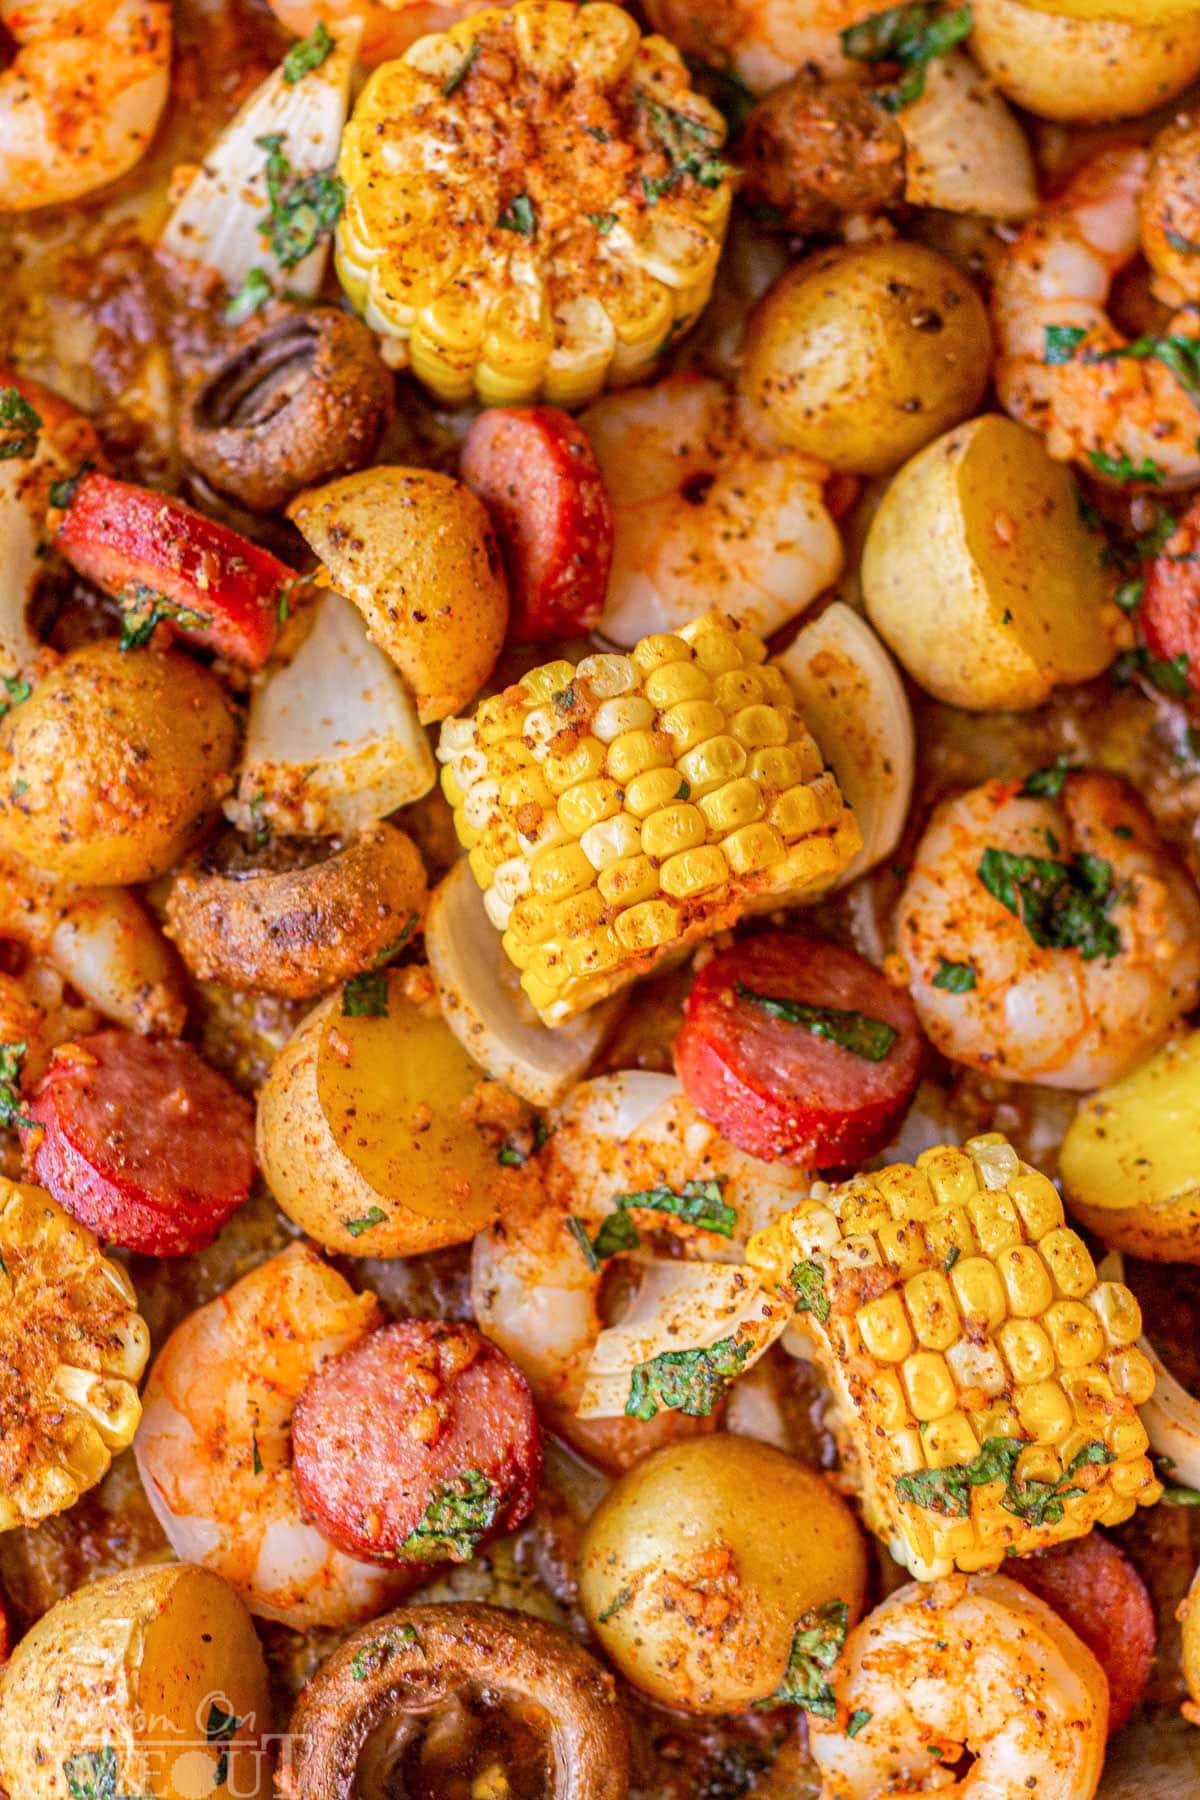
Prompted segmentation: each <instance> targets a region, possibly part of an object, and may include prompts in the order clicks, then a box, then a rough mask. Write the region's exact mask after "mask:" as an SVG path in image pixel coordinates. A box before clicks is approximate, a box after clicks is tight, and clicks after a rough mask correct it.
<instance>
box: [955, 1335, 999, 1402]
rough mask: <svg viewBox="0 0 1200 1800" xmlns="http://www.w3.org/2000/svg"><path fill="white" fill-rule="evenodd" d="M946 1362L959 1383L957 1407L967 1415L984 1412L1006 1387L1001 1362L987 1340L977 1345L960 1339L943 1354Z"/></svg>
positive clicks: (997, 1353) (983, 1339)
mask: <svg viewBox="0 0 1200 1800" xmlns="http://www.w3.org/2000/svg"><path fill="white" fill-rule="evenodd" d="M946 1361H947V1362H948V1363H949V1364H950V1370H951V1373H952V1374H953V1376H954V1379H955V1381H956V1382H957V1383H958V1392H959V1400H960V1403H961V1404H962V1405H963V1406H965V1407H966V1409H967V1411H968V1412H972V1413H978V1412H983V1411H985V1410H986V1407H987V1403H988V1401H989V1400H995V1399H996V1398H997V1397H998V1395H1000V1394H1003V1393H1004V1392H1005V1391H1006V1389H1007V1387H1008V1370H1007V1369H1006V1368H1005V1366H1004V1358H1003V1357H1002V1356H1001V1355H1000V1352H999V1350H998V1349H997V1348H996V1345H995V1344H994V1343H993V1341H992V1340H991V1339H990V1338H982V1339H980V1340H979V1341H978V1342H976V1341H974V1340H973V1339H971V1338H969V1337H960V1338H959V1339H958V1340H957V1341H956V1342H955V1343H953V1344H951V1345H950V1348H949V1349H948V1350H947V1351H946Z"/></svg>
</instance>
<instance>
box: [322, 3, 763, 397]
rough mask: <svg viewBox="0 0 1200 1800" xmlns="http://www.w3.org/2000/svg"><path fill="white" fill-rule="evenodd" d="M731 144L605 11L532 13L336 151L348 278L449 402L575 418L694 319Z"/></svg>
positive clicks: (675, 64)
mask: <svg viewBox="0 0 1200 1800" xmlns="http://www.w3.org/2000/svg"><path fill="white" fill-rule="evenodd" d="M724 138H725V124H724V121H723V119H722V118H721V115H720V114H719V113H718V112H717V111H716V109H715V108H714V107H713V106H711V105H710V104H709V103H708V101H707V100H705V99H704V98H703V97H702V96H701V95H699V94H696V93H694V92H693V91H692V88H691V85H690V82H689V79H688V74H687V70H686V68H685V67H684V64H683V62H682V60H681V58H680V55H679V52H678V51H677V50H676V49H675V48H674V47H673V46H672V45H671V44H669V43H668V42H667V40H666V39H665V38H661V37H646V38H643V37H642V35H641V33H640V32H639V30H638V27H637V25H636V24H635V23H634V21H633V19H632V18H631V17H630V15H629V14H628V13H627V12H626V11H624V10H623V8H621V7H619V6H613V5H610V4H608V3H607V0H593V3H592V4H591V5H587V6H582V5H581V6H575V5H573V4H571V3H570V0H519V4H518V5H516V6H513V7H511V8H509V9H507V10H501V9H499V8H493V9H489V10H487V11H485V12H480V13H476V14H475V15H474V16H473V17H472V18H469V19H464V20H462V21H461V22H460V23H458V24H456V25H454V26H452V27H451V29H450V30H449V31H446V32H442V33H438V34H436V35H433V36H430V37H425V38H421V39H420V40H419V41H418V42H417V43H415V44H414V45H413V46H412V47H411V49H410V50H409V51H408V52H407V53H406V55H405V56H404V57H403V58H402V59H401V60H400V61H398V62H390V63H385V64H384V65H383V66H382V67H381V68H379V69H376V70H375V72H374V74H373V75H372V76H371V77H370V79H369V80H368V82H367V84H366V87H365V88H364V89H363V92H362V96H361V98H360V99H359V102H358V105H357V106H356V108H355V111H354V116H353V118H352V120H351V122H350V124H349V125H348V126H347V127H346V131H345V133H344V135H343V138H342V154H341V160H340V163H339V165H338V173H339V174H340V176H341V178H342V181H343V183H344V184H345V189H346V205H345V209H344V211H343V214H342V218H341V222H340V224H339V227H338V233H337V268H338V274H339V276H340V278H341V281H342V285H343V287H344V288H345V290H346V292H347V294H348V295H349V297H350V300H351V302H352V303H353V305H354V306H355V307H357V309H358V310H359V312H361V313H362V315H363V316H364V318H365V319H366V321H367V323H368V324H369V325H370V326H371V327H372V329H373V330H375V331H377V332H379V333H381V334H382V337H383V347H384V353H385V355H387V356H388V358H389V360H390V361H391V362H392V363H393V364H394V365H395V366H396V367H406V366H409V365H411V367H412V369H413V371H414V373H415V374H416V375H418V376H419V377H420V379H421V380H422V381H423V382H425V383H426V384H427V385H428V386H429V387H431V388H432V389H433V390H434V392H435V393H437V394H439V395H440V396H441V397H442V398H443V399H446V400H450V401H461V400H464V399H466V398H468V397H469V396H470V395H471V394H472V393H475V394H478V395H479V397H480V398H481V399H482V400H484V401H486V402H487V403H488V404H489V405H509V404H512V403H514V402H517V401H523V400H529V399H533V398H535V397H537V396H541V397H543V398H544V399H547V400H551V401H554V402H556V403H557V404H559V405H576V404H578V403H580V402H582V401H583V400H586V399H589V398H590V397H591V396H592V395H593V394H596V393H598V392H599V391H600V389H601V388H602V387H604V386H605V385H606V384H608V383H610V382H614V381H626V380H631V379H636V378H637V377H639V376H640V375H642V374H643V373H644V372H645V371H646V370H647V369H648V368H649V367H650V365H651V364H652V363H653V362H654V360H655V358H656V357H657V356H658V355H659V354H660V353H661V352H662V351H663V350H664V349H665V348H666V346H667V344H668V343H669V342H670V341H672V340H673V339H674V338H676V337H678V336H679V334H680V333H681V332H683V331H685V330H686V329H687V327H688V326H689V325H690V324H691V323H692V322H693V320H694V319H696V317H697V316H698V315H699V313H700V311H701V310H702V308H703V307H704V305H705V303H706V302H707V300H708V296H709V293H710V291H711V289H712V282H713V275H714V273H715V270H716V266H717V259H718V257H719V256H720V252H721V244H722V241H723V238H724V234H725V228H726V225H727V223H728V218H729V209H730V204H731V200H732V184H731V175H732V170H731V169H730V168H729V167H728V165H727V164H726V163H725V162H723V161H722V159H721V154H720V152H721V146H722V143H723V142H724Z"/></svg>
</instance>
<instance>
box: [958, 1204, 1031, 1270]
mask: <svg viewBox="0 0 1200 1800" xmlns="http://www.w3.org/2000/svg"><path fill="white" fill-rule="evenodd" d="M967 1211H968V1213H969V1214H970V1216H971V1224H972V1225H973V1226H974V1228H975V1235H976V1237H977V1238H978V1239H979V1248H980V1249H981V1250H982V1251H983V1254H984V1255H985V1256H999V1254H1000V1252H1001V1251H1002V1250H1006V1249H1008V1248H1009V1247H1010V1246H1012V1245H1017V1244H1020V1242H1021V1221H1020V1219H1019V1218H1018V1217H1017V1209H1016V1207H1015V1206H1014V1205H1013V1203H1012V1201H1011V1200H1010V1199H1009V1197H1008V1195H1007V1194H1005V1193H996V1192H989V1191H984V1192H983V1193H979V1194H976V1195H975V1198H974V1199H973V1200H969V1201H968V1202H967Z"/></svg>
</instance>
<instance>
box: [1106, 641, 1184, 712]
mask: <svg viewBox="0 0 1200 1800" xmlns="http://www.w3.org/2000/svg"><path fill="white" fill-rule="evenodd" d="M1111 673H1112V678H1113V680H1114V681H1115V682H1116V683H1117V685H1118V687H1125V686H1127V685H1128V684H1129V682H1131V681H1132V680H1133V679H1134V677H1135V676H1138V675H1142V676H1144V677H1145V679H1146V680H1147V681H1148V682H1149V683H1150V685H1151V687H1154V688H1157V689H1158V691H1159V693H1160V694H1169V695H1170V696H1171V698H1172V699H1173V700H1185V699H1186V698H1187V696H1188V695H1189V694H1190V693H1191V691H1192V682H1191V671H1190V667H1189V664H1188V654H1187V651H1186V650H1181V651H1180V652H1179V655H1178V656H1173V657H1172V658H1171V659H1170V661H1169V662H1168V661H1166V660H1165V659H1164V658H1163V657H1161V656H1152V655H1151V653H1150V652H1149V650H1146V649H1144V648H1138V649H1136V650H1122V652H1121V654H1120V656H1118V658H1117V660H1116V662H1115V663H1114V664H1113V666H1112V671H1111Z"/></svg>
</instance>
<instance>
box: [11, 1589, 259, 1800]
mask: <svg viewBox="0 0 1200 1800" xmlns="http://www.w3.org/2000/svg"><path fill="white" fill-rule="evenodd" d="M270 1729H271V1715H270V1695H269V1691H268V1687H267V1669H266V1663H265V1661H264V1658H263V1653H262V1648H261V1646H260V1644H259V1641H258V1638H257V1637H256V1636H255V1632H254V1627H253V1625H252V1624H251V1623H250V1615H249V1613H248V1612H247V1611H246V1609H245V1607H244V1606H243V1605H242V1602H241V1601H240V1600H239V1599H238V1597H237V1595H236V1594H235V1593H234V1591H233V1589H232V1588H231V1587H228V1586H227V1585H226V1583H225V1582H223V1581H222V1580H221V1579H220V1577H219V1576H217V1575H213V1574H210V1573H209V1571H208V1570H206V1569H200V1568H194V1567H192V1566H191V1565H190V1564H177V1565H173V1566H168V1567H161V1568H144V1569H125V1570H123V1571H122V1572H121V1573H120V1574H119V1575H106V1576H104V1577H103V1578H102V1579H101V1580H99V1581H93V1582H90V1583H89V1584H88V1586H86V1587H82V1588H79V1589H78V1590H77V1591H76V1592H75V1593H73V1594H69V1595H68V1596H67V1597H66V1599H64V1600H60V1601H59V1602H58V1604H57V1606H53V1607H51V1609H50V1611H49V1612H48V1613H46V1614H45V1615H44V1616H43V1617H42V1618H41V1619H39V1620H38V1623H37V1624H36V1625H35V1626H34V1627H33V1629H32V1630H31V1631H30V1632H28V1633H27V1635H26V1636H25V1637H24V1638H22V1639H21V1641H20V1643H19V1644H18V1645H17V1648H16V1650H15V1651H14V1653H13V1656H12V1660H11V1661H10V1662H9V1663H8V1664H7V1665H6V1667H5V1669H4V1670H3V1673H0V1780H2V1781H3V1783H4V1785H5V1786H6V1787H7V1789H8V1791H9V1793H10V1794H12V1795H13V1796H14V1800H15V1796H17V1795H19V1796H20V1800H67V1797H68V1796H70V1795H86V1794H94V1795H96V1796H100V1795H105V1794H111V1795H113V1796H114V1797H115V1796H117V1795H126V1794H128V1795H130V1796H131V1797H132V1796H133V1795H141V1794H146V1795H150V1794H153V1795H155V1796H156V1797H157V1800H195V1796H196V1795H198V1794H208V1793H217V1792H220V1791H221V1790H222V1789H226V1790H227V1791H228V1792H229V1793H230V1794H245V1795H247V1796H253V1800H267V1796H268V1795H269V1794H270V1791H271V1770H270V1759H269V1757H268V1755H267V1753H266V1752H265V1751H264V1750H263V1749H262V1748H261V1747H260V1743H259V1740H260V1738H261V1736H262V1735H263V1734H264V1733H265V1732H268V1731H270Z"/></svg>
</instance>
